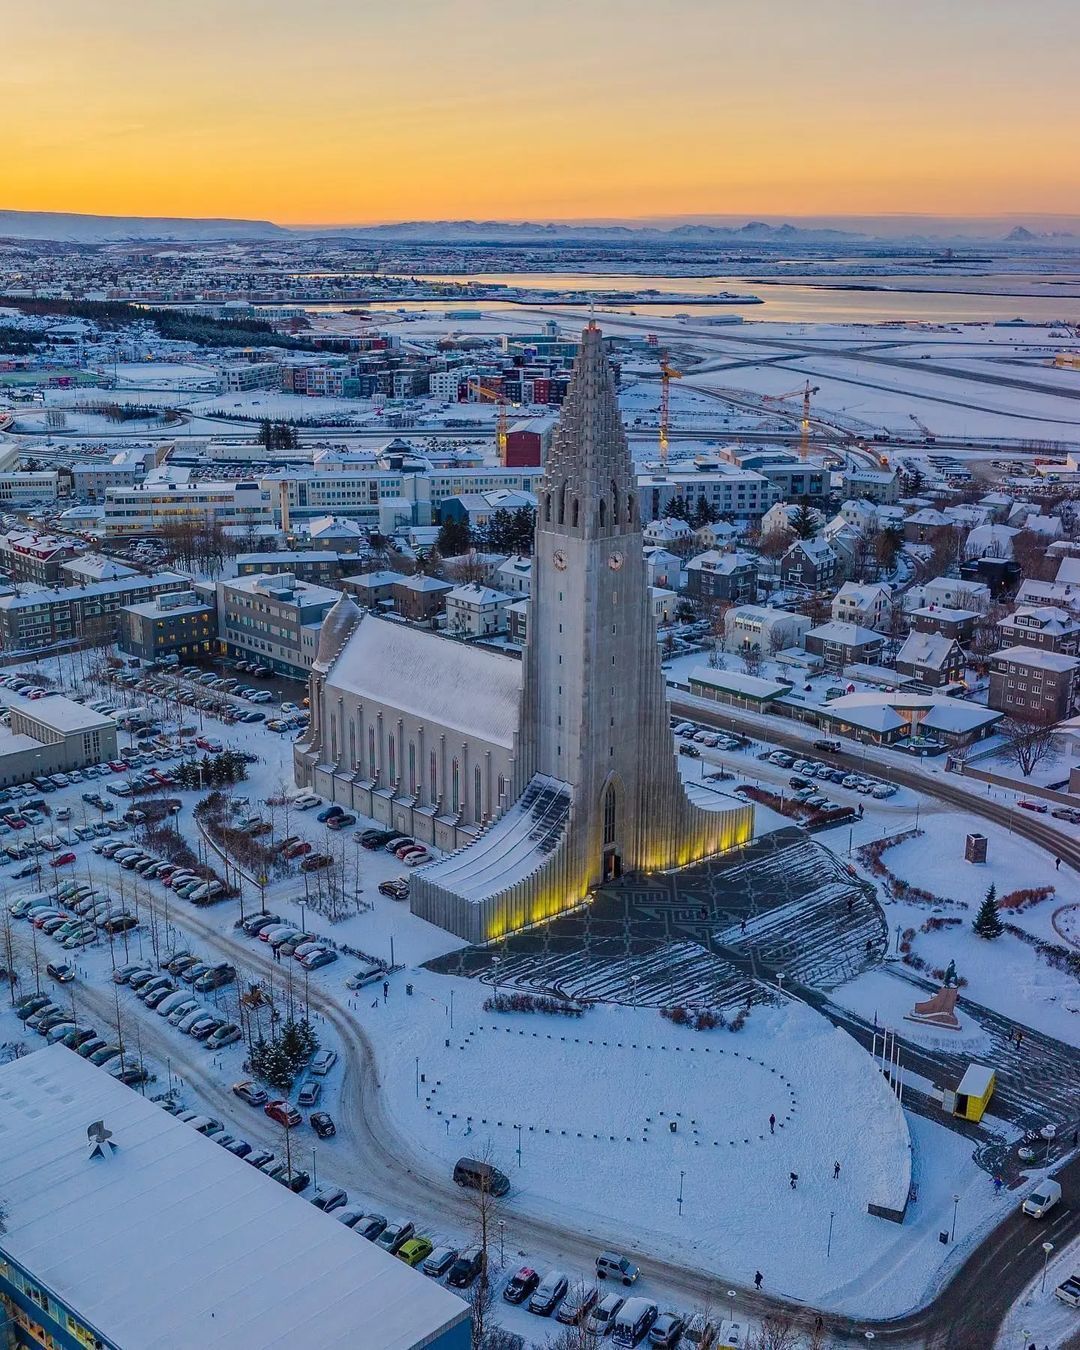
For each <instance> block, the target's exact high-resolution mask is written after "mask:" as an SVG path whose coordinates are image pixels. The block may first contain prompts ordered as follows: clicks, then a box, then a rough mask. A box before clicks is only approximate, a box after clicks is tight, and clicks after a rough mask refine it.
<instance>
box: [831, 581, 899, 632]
mask: <svg viewBox="0 0 1080 1350" xmlns="http://www.w3.org/2000/svg"><path fill="white" fill-rule="evenodd" d="M892 610H893V604H892V592H891V591H890V590H889V588H888V586H883V585H881V583H880V582H867V583H863V584H860V583H858V582H854V581H845V582H844V584H843V585H842V586H841V587H840V589H839V590H838V591H837V592H836V594H835V595H834V596H833V601H832V616H833V618H834V619H836V620H838V621H839V622H841V623H857V624H861V625H862V627H864V628H876V629H878V630H879V631H880V630H882V629H885V628H887V627H888V625H889V620H890V619H891V618H892Z"/></svg>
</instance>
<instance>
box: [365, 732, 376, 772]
mask: <svg viewBox="0 0 1080 1350" xmlns="http://www.w3.org/2000/svg"><path fill="white" fill-rule="evenodd" d="M367 754H368V777H369V778H370V779H372V781H374V779H375V778H376V777H377V771H376V767H375V728H374V727H368V733H367Z"/></svg>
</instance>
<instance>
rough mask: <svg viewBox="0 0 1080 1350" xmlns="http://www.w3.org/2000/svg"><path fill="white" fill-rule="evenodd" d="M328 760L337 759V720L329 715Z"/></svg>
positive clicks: (332, 715)
mask: <svg viewBox="0 0 1080 1350" xmlns="http://www.w3.org/2000/svg"><path fill="white" fill-rule="evenodd" d="M330 758H331V759H337V718H336V717H335V715H334V714H333V713H331V714H330Z"/></svg>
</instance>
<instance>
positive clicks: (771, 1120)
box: [769, 1116, 776, 1134]
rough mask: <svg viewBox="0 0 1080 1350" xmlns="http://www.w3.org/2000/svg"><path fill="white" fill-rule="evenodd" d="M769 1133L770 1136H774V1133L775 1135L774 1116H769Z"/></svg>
mask: <svg viewBox="0 0 1080 1350" xmlns="http://www.w3.org/2000/svg"><path fill="white" fill-rule="evenodd" d="M769 1133H770V1134H775V1133H776V1117H775V1116H770V1117H769Z"/></svg>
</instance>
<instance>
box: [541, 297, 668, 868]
mask: <svg viewBox="0 0 1080 1350" xmlns="http://www.w3.org/2000/svg"><path fill="white" fill-rule="evenodd" d="M649 600H650V597H649V589H648V584H647V579H646V573H645V561H644V557H643V554H642V535H641V520H640V515H639V510H638V496H637V479H636V475H635V473H634V466H633V461H632V459H631V456H630V450H629V447H628V445H627V441H626V434H625V432H624V431H623V427H622V420H621V418H620V415H619V407H618V401H617V397H616V391H615V381H614V377H613V374H612V370H611V366H610V364H609V362H608V360H607V357H606V355H605V352H604V346H603V341H602V338H601V334H600V330H599V329H598V328H596V327H595V325H593V324H590V325H589V327H588V328H587V329H586V330H585V332H584V334H583V337H582V346H581V353H580V355H579V357H578V360H577V364H576V366H575V368H574V374H573V377H572V379H571V382H570V387H569V390H568V392H567V397H566V401H565V403H564V404H563V408H562V416H561V419H560V422H559V426H558V429H557V431H556V433H555V436H554V438H553V442H552V446H551V449H550V451H549V454H548V459H547V466H546V472H545V475H544V479H543V484H542V486H541V489H540V493H539V510H538V514H537V524H536V540H535V550H534V558H533V580H532V594H531V598H530V601H529V637H528V646H527V650H526V654H525V663H526V666H525V683H524V705H523V709H522V727H521V744H520V773H521V775H522V777H521V782H520V785H519V790H520V789H521V788H523V787H524V784H525V783H526V782H527V781H528V780H529V779H530V778H531V777H532V775H533V774H534V773H541V774H546V775H548V776H549V777H551V778H554V779H559V780H561V781H563V782H565V783H568V784H569V785H570V787H571V788H572V790H573V801H574V810H573V814H574V817H575V820H574V825H573V827H572V832H573V833H574V834H575V835H576V836H578V837H579V843H580V846H581V847H582V848H583V849H584V850H585V856H584V858H583V859H582V861H583V862H584V863H585V865H586V869H587V871H588V873H589V875H590V877H591V879H592V880H593V881H594V882H595V881H599V880H604V879H607V878H610V877H612V876H615V875H618V874H619V873H620V872H622V871H637V870H642V869H646V868H649V867H655V866H658V865H660V863H661V855H662V854H664V853H665V852H666V848H665V844H664V841H665V840H666V841H667V844H668V845H670V844H671V842H672V840H673V838H674V837H675V836H676V835H677V834H679V833H680V832H681V831H680V829H679V821H678V816H679V812H680V809H681V808H682V807H683V806H688V805H689V804H688V803H687V802H686V799H685V797H684V794H683V790H682V786H681V783H680V781H679V775H678V770H677V765H676V760H675V751H674V745H673V742H672V739H671V731H670V728H669V725H668V714H667V702H666V698H665V693H664V683H663V677H662V674H661V671H660V659H659V653H658V650H657V643H656V625H655V622H654V619H653V616H652V608H651V605H650V603H649Z"/></svg>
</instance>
